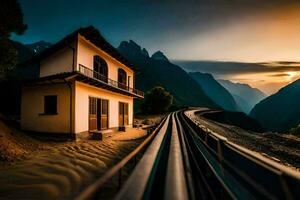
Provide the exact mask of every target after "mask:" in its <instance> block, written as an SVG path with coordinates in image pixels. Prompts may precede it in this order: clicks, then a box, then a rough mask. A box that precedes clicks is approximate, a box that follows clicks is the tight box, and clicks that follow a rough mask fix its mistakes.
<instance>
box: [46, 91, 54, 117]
mask: <svg viewBox="0 0 300 200" xmlns="http://www.w3.org/2000/svg"><path fill="white" fill-rule="evenodd" d="M44 114H50V115H53V114H57V95H47V96H45V97H44Z"/></svg>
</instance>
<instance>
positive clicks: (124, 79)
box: [118, 68, 127, 90]
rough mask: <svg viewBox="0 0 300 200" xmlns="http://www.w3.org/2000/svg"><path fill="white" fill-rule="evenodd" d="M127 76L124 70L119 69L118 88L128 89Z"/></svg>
mask: <svg viewBox="0 0 300 200" xmlns="http://www.w3.org/2000/svg"><path fill="white" fill-rule="evenodd" d="M126 84H127V74H126V72H125V70H124V69H121V68H119V69H118V86H119V88H122V89H125V90H126V89H127V85H126Z"/></svg>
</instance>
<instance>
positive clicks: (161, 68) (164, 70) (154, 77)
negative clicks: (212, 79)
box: [118, 40, 219, 108]
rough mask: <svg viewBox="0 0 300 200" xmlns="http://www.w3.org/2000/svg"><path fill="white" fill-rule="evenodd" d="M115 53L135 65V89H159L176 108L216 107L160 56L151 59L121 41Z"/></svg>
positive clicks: (143, 51) (139, 50)
mask: <svg viewBox="0 0 300 200" xmlns="http://www.w3.org/2000/svg"><path fill="white" fill-rule="evenodd" d="M118 50H119V51H120V53H121V54H123V55H124V56H125V57H126V58H127V59H128V60H129V61H131V62H132V63H133V64H134V65H136V66H138V69H139V72H138V73H137V75H136V85H137V87H138V89H141V90H143V91H148V90H150V89H151V88H153V87H154V86H162V87H164V88H165V89H166V90H168V91H169V92H170V93H171V94H172V95H173V96H174V100H175V102H174V103H175V105H178V106H204V107H210V108H216V107H219V106H217V105H216V104H215V103H214V102H213V101H212V100H211V99H210V98H209V97H208V96H207V95H206V94H205V92H204V91H203V90H202V88H201V87H200V86H199V85H198V83H197V82H196V81H194V80H193V79H192V78H191V77H190V76H189V75H188V74H187V73H186V72H185V71H184V70H183V69H181V68H180V67H179V66H177V65H174V64H173V63H171V62H169V61H168V59H167V58H166V56H164V55H163V54H162V53H161V52H157V53H155V54H153V56H152V58H151V57H149V54H148V52H147V50H146V49H142V48H141V47H140V46H139V45H137V44H136V43H135V42H133V41H132V40H130V41H129V42H127V41H123V42H122V43H121V44H120V46H119V47H118Z"/></svg>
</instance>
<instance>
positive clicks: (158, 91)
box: [141, 87, 173, 114]
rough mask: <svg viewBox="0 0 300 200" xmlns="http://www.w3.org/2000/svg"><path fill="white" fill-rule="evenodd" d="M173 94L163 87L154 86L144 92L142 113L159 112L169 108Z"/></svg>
mask: <svg viewBox="0 0 300 200" xmlns="http://www.w3.org/2000/svg"><path fill="white" fill-rule="evenodd" d="M172 102H173V96H172V95H171V94H170V93H169V92H167V91H166V90H165V89H164V88H163V87H154V88H152V89H151V90H150V91H149V92H147V93H146V95H145V99H144V102H143V103H142V105H141V110H142V112H143V113H147V114H161V113H164V112H166V111H168V109H169V108H170V106H171V105H172Z"/></svg>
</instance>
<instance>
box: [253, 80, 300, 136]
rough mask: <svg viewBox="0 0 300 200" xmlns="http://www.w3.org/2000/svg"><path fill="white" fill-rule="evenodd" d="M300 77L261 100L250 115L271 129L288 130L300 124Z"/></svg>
mask: <svg viewBox="0 0 300 200" xmlns="http://www.w3.org/2000/svg"><path fill="white" fill-rule="evenodd" d="M299 99H300V79H298V80H296V81H294V82H293V83H291V84H289V85H287V86H286V87H283V88H282V89H280V90H279V91H278V92H277V93H275V94H273V95H271V96H269V97H267V98H265V99H264V100H262V101H261V102H259V103H258V104H257V105H256V106H255V107H254V108H253V109H252V111H251V113H250V116H251V117H253V118H255V119H256V120H257V121H259V122H260V123H261V124H262V125H263V127H264V128H266V129H268V130H271V131H278V132H282V131H287V130H288V129H290V128H291V127H294V126H297V125H298V124H300V104H299Z"/></svg>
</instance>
